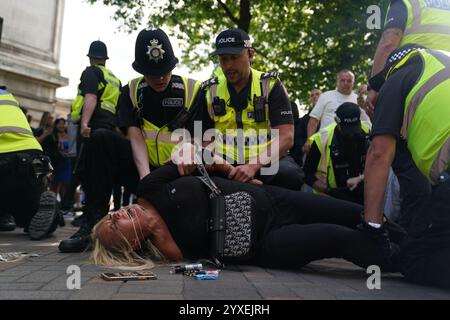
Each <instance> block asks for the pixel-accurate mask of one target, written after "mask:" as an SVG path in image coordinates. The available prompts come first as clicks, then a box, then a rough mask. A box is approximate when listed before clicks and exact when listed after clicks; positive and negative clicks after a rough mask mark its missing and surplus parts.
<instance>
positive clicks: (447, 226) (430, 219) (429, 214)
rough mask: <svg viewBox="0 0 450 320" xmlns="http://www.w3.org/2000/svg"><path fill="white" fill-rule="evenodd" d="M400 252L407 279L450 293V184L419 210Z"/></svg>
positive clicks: (442, 185) (430, 197)
mask: <svg viewBox="0 0 450 320" xmlns="http://www.w3.org/2000/svg"><path fill="white" fill-rule="evenodd" d="M414 217H415V218H414V220H413V221H412V222H411V226H410V228H409V230H408V231H409V234H408V237H407V239H406V241H404V242H403V243H402V246H401V251H400V262H401V270H402V273H403V274H404V275H405V277H406V278H407V279H409V280H410V281H413V282H417V283H420V284H425V285H433V286H439V287H443V288H449V289H450V180H447V181H446V182H445V183H443V184H441V185H439V186H437V187H435V188H434V190H433V191H432V193H431V194H430V195H429V196H428V197H427V199H425V200H424V202H423V203H422V204H421V205H420V206H419V208H418V210H417V213H415V214H414Z"/></svg>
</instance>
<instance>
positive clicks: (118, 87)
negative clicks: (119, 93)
mask: <svg viewBox="0 0 450 320" xmlns="http://www.w3.org/2000/svg"><path fill="white" fill-rule="evenodd" d="M105 80H106V82H108V83H109V84H110V85H112V86H113V87H114V88H117V89H120V85H119V84H117V83H115V82H114V81H112V80H111V79H105Z"/></svg>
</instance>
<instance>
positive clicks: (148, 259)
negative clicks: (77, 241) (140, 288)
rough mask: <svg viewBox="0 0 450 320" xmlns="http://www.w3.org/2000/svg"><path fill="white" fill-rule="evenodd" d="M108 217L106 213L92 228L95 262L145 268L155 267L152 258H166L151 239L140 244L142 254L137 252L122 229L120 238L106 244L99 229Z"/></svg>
mask: <svg viewBox="0 0 450 320" xmlns="http://www.w3.org/2000/svg"><path fill="white" fill-rule="evenodd" d="M108 219H110V216H109V215H106V216H105V217H104V218H103V219H101V220H100V221H99V222H98V223H97V224H96V225H95V226H94V228H93V229H92V244H93V252H92V255H91V258H90V260H91V261H92V262H93V263H94V264H96V265H101V266H106V267H114V268H118V269H124V270H145V269H152V268H154V266H155V263H154V262H153V261H152V259H157V260H165V258H164V256H163V255H162V254H161V253H160V252H159V250H158V249H157V248H156V247H155V246H154V245H153V243H152V242H151V241H150V240H145V241H144V242H143V243H142V244H141V245H140V248H141V249H142V250H141V251H142V252H143V253H142V255H141V254H139V253H137V252H136V251H135V250H134V249H133V246H132V245H131V244H130V242H129V241H128V239H127V238H126V237H125V236H124V235H123V234H122V233H121V232H120V231H117V234H118V236H119V239H117V240H116V241H113V242H112V243H111V244H110V245H108V246H106V245H105V244H104V243H102V241H101V239H100V238H99V232H98V231H99V229H100V228H101V227H102V226H103V224H104V223H105V222H106V221H107V220H108Z"/></svg>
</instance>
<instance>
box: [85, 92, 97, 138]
mask: <svg viewBox="0 0 450 320" xmlns="http://www.w3.org/2000/svg"><path fill="white" fill-rule="evenodd" d="M96 106H97V96H96V95H95V94H92V93H87V94H86V96H85V97H84V107H83V115H82V117H81V135H82V136H83V137H85V138H89V137H90V134H91V128H90V127H89V122H90V121H91V118H92V115H93V114H94V110H95V107H96Z"/></svg>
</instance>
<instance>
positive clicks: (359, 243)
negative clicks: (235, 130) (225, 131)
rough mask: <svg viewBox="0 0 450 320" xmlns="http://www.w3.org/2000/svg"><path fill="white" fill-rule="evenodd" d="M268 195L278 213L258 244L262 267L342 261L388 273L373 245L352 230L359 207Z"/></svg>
mask: <svg viewBox="0 0 450 320" xmlns="http://www.w3.org/2000/svg"><path fill="white" fill-rule="evenodd" d="M270 195H271V197H272V198H273V199H272V202H273V203H274V204H276V207H277V212H278V213H277V216H276V220H275V221H274V222H273V224H272V226H271V227H270V228H269V231H268V232H267V233H266V235H265V236H264V237H263V239H262V242H261V249H260V253H259V260H260V263H261V264H262V265H263V266H266V267H270V268H292V269H297V268H301V267H302V266H305V265H307V264H308V263H310V262H312V261H315V260H320V259H326V258H343V259H346V260H348V261H350V262H352V263H354V264H356V265H358V266H360V267H363V268H367V267H368V266H370V265H377V266H379V267H380V268H382V269H385V268H389V269H390V270H392V269H391V268H392V266H391V264H390V262H389V261H387V260H386V257H385V256H384V255H383V252H382V251H381V250H380V248H378V246H377V245H376V243H374V242H373V240H372V239H370V238H368V237H367V236H366V235H365V234H363V233H362V232H360V231H358V230H357V229H356V226H357V225H358V224H359V223H360V222H361V213H362V211H363V207H362V206H360V205H357V204H355V203H351V202H346V201H342V200H338V199H334V198H330V197H323V196H320V195H315V194H311V193H301V192H294V191H288V190H285V191H284V192H281V190H276V191H275V190H272V192H270Z"/></svg>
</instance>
